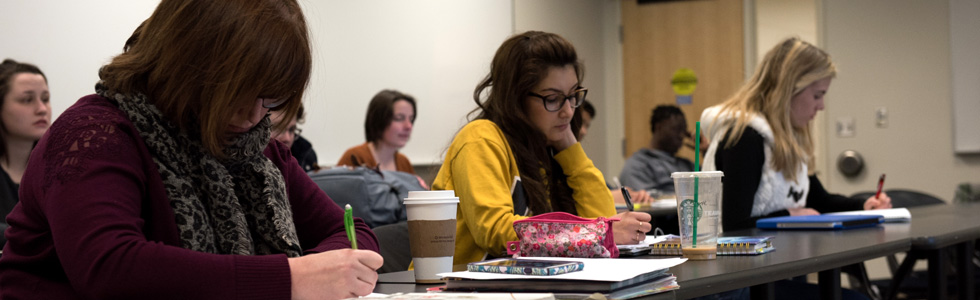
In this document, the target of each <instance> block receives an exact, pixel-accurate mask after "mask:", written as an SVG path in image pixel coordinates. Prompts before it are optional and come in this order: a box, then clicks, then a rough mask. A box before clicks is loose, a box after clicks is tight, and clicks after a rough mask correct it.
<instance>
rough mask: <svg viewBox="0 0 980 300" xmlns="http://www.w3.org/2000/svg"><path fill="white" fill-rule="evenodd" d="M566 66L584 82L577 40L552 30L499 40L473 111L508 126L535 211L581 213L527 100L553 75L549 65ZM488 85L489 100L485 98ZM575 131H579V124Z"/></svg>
mask: <svg viewBox="0 0 980 300" xmlns="http://www.w3.org/2000/svg"><path fill="white" fill-rule="evenodd" d="M564 66H572V67H573V68H574V69H575V74H576V76H577V77H578V79H579V84H581V82H582V75H583V70H582V64H581V62H579V60H578V55H577V54H576V53H575V48H574V47H573V46H572V44H571V43H569V42H568V41H567V40H565V39H564V38H562V37H561V36H558V35H556V34H553V33H546V32H540V31H528V32H525V33H522V34H519V35H515V36H513V37H511V38H509V39H507V40H506V41H504V43H503V44H502V45H500V48H498V49H497V53H496V54H495V55H494V57H493V61H492V62H491V64H490V73H489V74H487V76H486V78H484V79H483V80H482V81H480V84H478V85H477V86H476V89H475V90H474V91H473V100H474V101H476V104H477V106H478V108H477V109H474V110H473V111H472V112H470V114H469V115H470V116H471V117H472V115H473V114H476V113H479V114H478V115H477V116H476V119H486V120H490V121H492V122H494V123H495V124H497V126H499V127H500V129H501V130H502V131H503V132H504V136H506V137H507V141H508V143H509V144H510V147H511V150H512V151H514V156H515V157H516V159H517V167H518V170H519V171H520V173H521V182H522V184H523V185H524V190H525V193H526V194H527V199H528V207H530V208H531V211H532V212H533V213H534V214H541V213H546V212H551V211H564V212H569V213H573V214H574V213H576V210H575V200H574V199H572V190H571V188H570V187H569V186H568V183H567V182H566V181H565V179H566V178H565V173H564V172H563V170H562V168H561V166H560V165H558V162H557V161H555V159H554V156H553V154H552V152H553V151H554V150H553V149H550V148H549V147H548V145H547V140H548V139H547V138H546V137H545V135H544V133H542V132H540V131H539V130H538V129H537V128H536V127H534V125H533V124H534V123H533V122H532V121H531V119H530V117H529V116H528V115H527V113H526V112H525V111H524V101H526V100H525V99H526V98H527V95H528V93H529V92H531V89H533V88H534V87H535V86H536V85H537V84H538V83H539V82H541V80H543V79H544V78H545V77H546V76H547V75H548V71H549V69H550V68H553V67H559V68H560V67H564ZM485 91H486V94H487V95H486V100H485V101H481V100H480V98H481V95H482V94H483V93H484V92H485ZM576 115H578V114H576ZM580 118H581V117H579V120H581V119H580ZM573 123H574V122H573ZM572 132H573V133H576V134H577V133H578V130H577V129H576V130H573V131H572ZM541 170H544V171H545V172H544V174H542V173H541ZM546 178H547V181H548V182H547V183H546V182H545V180H546ZM549 198H550V200H551V201H550V202H549V200H548V199H549Z"/></svg>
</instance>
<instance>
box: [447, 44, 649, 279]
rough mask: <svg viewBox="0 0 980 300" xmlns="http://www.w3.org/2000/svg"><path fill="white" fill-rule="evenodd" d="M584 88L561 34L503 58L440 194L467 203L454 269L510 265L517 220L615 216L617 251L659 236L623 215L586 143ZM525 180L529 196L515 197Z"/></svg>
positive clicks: (645, 220) (456, 144)
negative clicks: (578, 116) (581, 134)
mask: <svg viewBox="0 0 980 300" xmlns="http://www.w3.org/2000/svg"><path fill="white" fill-rule="evenodd" d="M581 79H582V66H581V62H580V61H579V60H578V58H577V55H576V53H575V49H574V47H573V46H572V44H571V43H569V42H568V41H567V40H565V39H564V38H562V37H560V36H558V35H555V34H551V33H544V32H535V31H529V32H525V33H523V34H520V35H516V36H513V37H511V38H509V39H508V40H506V41H504V43H503V44H502V45H501V46H500V48H499V49H497V53H496V55H495V56H494V58H493V61H492V63H491V65H490V74H488V75H487V77H486V78H484V79H483V80H482V81H481V82H480V84H479V85H477V87H476V90H475V91H474V93H473V98H474V101H476V104H477V106H478V108H477V109H475V110H473V112H471V113H470V115H471V116H472V115H473V114H476V118H475V119H471V120H472V121H471V122H470V123H468V124H467V125H466V126H464V127H463V128H462V129H460V131H459V132H458V133H457V134H456V137H455V138H454V139H453V142H452V144H451V145H450V146H449V150H448V151H447V153H446V157H445V160H444V162H443V165H442V168H441V169H439V174H438V175H436V179H435V182H434V183H433V185H432V186H433V189H434V190H455V191H456V196H458V197H459V200H460V202H459V209H458V210H457V212H456V217H457V221H456V251H455V256H454V259H453V264H454V265H464V264H466V263H469V262H474V261H480V260H483V259H486V258H488V257H502V256H506V248H505V243H506V242H508V241H516V240H517V234H516V233H515V232H514V227H513V223H514V221H517V220H520V219H524V218H526V216H530V215H537V214H542V213H546V212H552V211H563V212H569V213H572V214H575V215H578V216H581V217H586V218H596V217H600V216H604V217H613V216H614V215H615V217H617V218H620V221H619V222H615V223H614V224H613V231H614V237H615V241H616V243H617V244H631V243H634V244H635V243H637V242H638V241H640V240H642V239H643V238H644V236H645V234H646V232H649V231H650V228H651V224H650V215H649V214H646V213H637V212H630V213H622V214H618V215H617V214H616V209H615V206H614V204H613V198H612V194H611V193H610V191H609V189H608V188H607V187H606V183H605V180H603V176H602V173H601V172H599V170H598V169H596V167H595V166H594V165H593V164H592V161H591V160H590V159H589V158H588V157H586V155H585V151H584V150H583V149H582V145H581V144H579V143H578V140H577V138H576V136H575V134H574V132H578V130H577V128H576V130H573V128H572V127H573V122H572V119H573V116H574V115H575V109H576V108H577V107H578V106H579V105H580V104H581V103H582V101H583V100H584V99H585V94H586V92H587V90H586V89H585V88H583V87H582V85H581ZM484 94H485V96H486V97H485V100H482V101H481V96H483V95H484ZM576 123H579V122H576ZM575 125H579V124H575ZM517 178H519V179H520V185H522V186H523V193H521V192H520V189H518V190H517V192H516V193H515V195H514V197H512V193H511V189H512V188H513V187H514V185H515V184H514V182H515V180H516V179H517ZM514 198H518V200H517V201H515V199H514ZM515 202H516V203H526V206H527V209H526V210H524V211H518V210H519V209H515ZM519 206H523V205H520V204H519Z"/></svg>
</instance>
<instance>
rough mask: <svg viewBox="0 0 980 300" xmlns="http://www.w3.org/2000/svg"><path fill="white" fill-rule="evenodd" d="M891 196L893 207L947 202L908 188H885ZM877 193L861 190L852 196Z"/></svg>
mask: <svg viewBox="0 0 980 300" xmlns="http://www.w3.org/2000/svg"><path fill="white" fill-rule="evenodd" d="M885 193H886V194H888V197H889V198H892V207H906V208H907V207H916V206H925V205H935V204H946V201H943V200H942V199H939V198H938V197H936V196H933V195H929V194H926V193H923V192H919V191H913V190H906V189H890V190H885ZM874 195H875V192H859V193H855V194H854V195H851V198H855V199H861V200H864V199H868V198H870V197H872V196H874Z"/></svg>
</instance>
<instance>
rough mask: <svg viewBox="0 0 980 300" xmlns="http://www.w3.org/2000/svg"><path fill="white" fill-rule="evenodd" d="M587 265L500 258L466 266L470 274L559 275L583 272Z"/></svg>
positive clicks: (574, 262)
mask: <svg viewBox="0 0 980 300" xmlns="http://www.w3.org/2000/svg"><path fill="white" fill-rule="evenodd" d="M584 268H585V264H584V263H582V262H580V261H555V260H536V259H517V258H500V259H494V260H488V261H479V262H472V263H469V264H467V265H466V270H467V271H470V272H489V273H501V274H521V275H541V276H548V275H558V274H565V273H570V272H575V271H581V270H582V269H584Z"/></svg>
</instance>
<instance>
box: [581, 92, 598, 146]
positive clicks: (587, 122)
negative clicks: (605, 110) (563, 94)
mask: <svg viewBox="0 0 980 300" xmlns="http://www.w3.org/2000/svg"><path fill="white" fill-rule="evenodd" d="M581 113H582V127H581V128H579V130H578V139H579V140H584V139H585V135H586V134H588V133H589V128H591V127H592V119H595V106H592V103H591V102H589V100H582V109H581Z"/></svg>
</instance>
